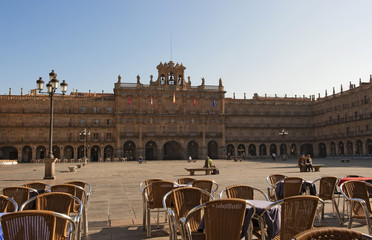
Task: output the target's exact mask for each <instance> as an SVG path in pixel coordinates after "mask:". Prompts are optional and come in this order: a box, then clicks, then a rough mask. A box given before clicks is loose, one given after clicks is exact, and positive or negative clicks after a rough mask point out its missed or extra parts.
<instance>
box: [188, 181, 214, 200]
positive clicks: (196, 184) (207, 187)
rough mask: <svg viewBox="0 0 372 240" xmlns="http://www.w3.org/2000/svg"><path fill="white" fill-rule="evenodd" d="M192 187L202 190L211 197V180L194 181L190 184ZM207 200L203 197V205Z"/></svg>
mask: <svg viewBox="0 0 372 240" xmlns="http://www.w3.org/2000/svg"><path fill="white" fill-rule="evenodd" d="M192 186H193V187H197V188H200V189H203V190H205V191H207V192H209V193H210V194H212V196H213V191H212V190H213V181H212V180H195V181H194V182H193V183H192ZM208 201H209V198H208V197H207V196H203V203H205V202H208Z"/></svg>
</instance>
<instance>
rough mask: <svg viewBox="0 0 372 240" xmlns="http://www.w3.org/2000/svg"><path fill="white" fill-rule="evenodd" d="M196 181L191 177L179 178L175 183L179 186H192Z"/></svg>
mask: <svg viewBox="0 0 372 240" xmlns="http://www.w3.org/2000/svg"><path fill="white" fill-rule="evenodd" d="M195 180H196V179H195V178H191V177H184V178H177V180H176V181H175V183H177V184H192V183H193V182H194V181H195Z"/></svg>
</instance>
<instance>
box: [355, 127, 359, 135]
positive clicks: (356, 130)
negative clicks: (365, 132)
mask: <svg viewBox="0 0 372 240" xmlns="http://www.w3.org/2000/svg"><path fill="white" fill-rule="evenodd" d="M355 132H356V134H359V126H356V127H355Z"/></svg>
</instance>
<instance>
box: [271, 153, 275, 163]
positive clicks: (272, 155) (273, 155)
mask: <svg viewBox="0 0 372 240" xmlns="http://www.w3.org/2000/svg"><path fill="white" fill-rule="evenodd" d="M271 157H272V158H273V161H275V159H276V154H275V153H274V152H273V153H272V154H271Z"/></svg>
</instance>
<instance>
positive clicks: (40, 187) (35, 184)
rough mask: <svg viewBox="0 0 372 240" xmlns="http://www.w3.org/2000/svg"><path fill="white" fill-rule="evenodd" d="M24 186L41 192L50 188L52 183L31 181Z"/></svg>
mask: <svg viewBox="0 0 372 240" xmlns="http://www.w3.org/2000/svg"><path fill="white" fill-rule="evenodd" d="M23 186H25V187H29V188H33V189H36V190H37V191H38V192H39V193H44V192H45V191H46V190H47V189H50V185H49V184H46V183H43V182H29V183H25V184H24V185H23Z"/></svg>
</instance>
